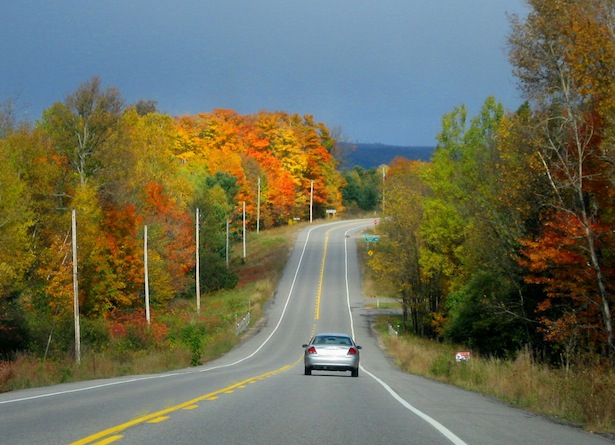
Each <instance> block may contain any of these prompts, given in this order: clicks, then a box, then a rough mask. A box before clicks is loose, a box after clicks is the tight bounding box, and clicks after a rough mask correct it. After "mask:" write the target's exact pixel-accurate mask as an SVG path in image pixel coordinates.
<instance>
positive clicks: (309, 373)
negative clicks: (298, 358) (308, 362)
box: [305, 366, 312, 375]
mask: <svg viewBox="0 0 615 445" xmlns="http://www.w3.org/2000/svg"><path fill="white" fill-rule="evenodd" d="M305 375H312V370H311V369H310V368H309V367H307V366H306V367H305Z"/></svg>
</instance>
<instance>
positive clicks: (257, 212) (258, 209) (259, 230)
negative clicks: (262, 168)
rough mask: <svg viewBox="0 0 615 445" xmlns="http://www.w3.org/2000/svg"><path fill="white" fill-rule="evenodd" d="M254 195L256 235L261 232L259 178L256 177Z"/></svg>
mask: <svg viewBox="0 0 615 445" xmlns="http://www.w3.org/2000/svg"><path fill="white" fill-rule="evenodd" d="M257 189H258V191H257V193H256V233H260V232H261V177H260V176H259V177H258V186H257Z"/></svg>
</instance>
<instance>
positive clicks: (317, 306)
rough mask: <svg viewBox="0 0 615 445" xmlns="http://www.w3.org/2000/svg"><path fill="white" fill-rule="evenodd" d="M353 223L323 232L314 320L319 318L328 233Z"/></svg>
mask: <svg viewBox="0 0 615 445" xmlns="http://www.w3.org/2000/svg"><path fill="white" fill-rule="evenodd" d="M353 224H354V223H348V224H344V225H341V226H336V227H332V228H330V229H329V230H327V232H326V234H325V245H324V251H323V253H322V262H321V265H320V280H319V282H318V290H317V291H316V309H315V310H314V320H320V302H321V300H322V286H323V282H324V280H325V265H326V263H327V250H328V249H327V248H328V246H329V234H330V233H331V232H332V231H333V230H337V229H340V228H345V227H348V226H352V225H353Z"/></svg>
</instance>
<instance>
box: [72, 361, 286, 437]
mask: <svg viewBox="0 0 615 445" xmlns="http://www.w3.org/2000/svg"><path fill="white" fill-rule="evenodd" d="M295 364H296V363H295ZM295 364H293V365H286V366H283V367H282V368H280V369H276V370H275V371H271V372H267V373H265V374H262V375H259V376H257V377H250V378H249V379H246V380H243V381H241V382H238V383H235V384H233V385H230V386H227V387H226V388H222V389H219V390H217V391H214V392H211V393H209V394H205V395H202V396H200V397H197V398H195V399H192V400H188V401H187V402H183V403H180V404H179V405H176V406H172V407H170V408H166V409H163V410H160V411H158V412H155V413H151V414H148V415H146V416H142V417H138V418H136V419H134V420H130V421H128V422H126V423H122V424H120V425H117V426H114V427H112V428H109V429H106V430H104V431H100V432H98V433H96V434H92V435H91V436H88V437H85V438H83V439H81V440H78V441H76V442H72V443H71V444H70V445H86V444H91V443H94V442H96V441H98V442H97V443H98V444H105V443H110V441H114V440H117V439H119V438H121V436H119V437H118V433H120V432H122V431H124V430H126V429H128V428H130V427H133V426H136V425H139V424H142V423H146V422H150V423H151V422H152V421H154V422H155V421H157V420H158V419H161V418H163V417H168V416H167V414H170V413H173V412H175V411H179V410H182V409H186V408H188V407H191V406H193V405H196V404H198V402H200V401H202V400H212V399H215V398H216V397H217V396H218V395H219V394H224V393H228V392H229V391H230V392H232V391H233V390H234V389H235V388H240V387H242V386H244V385H246V384H247V383H250V382H252V381H254V380H255V379H263V378H266V377H271V376H272V375H275V374H279V373H281V372H284V371H286V370H288V369H290V368H292V367H293V366H295ZM107 436H111V437H107Z"/></svg>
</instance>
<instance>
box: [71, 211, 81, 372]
mask: <svg viewBox="0 0 615 445" xmlns="http://www.w3.org/2000/svg"><path fill="white" fill-rule="evenodd" d="M71 229H72V244H73V310H74V315H75V362H76V363H77V364H78V365H79V364H81V327H80V325H79V282H78V275H77V215H76V213H75V210H74V209H73V212H72V226H71Z"/></svg>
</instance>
